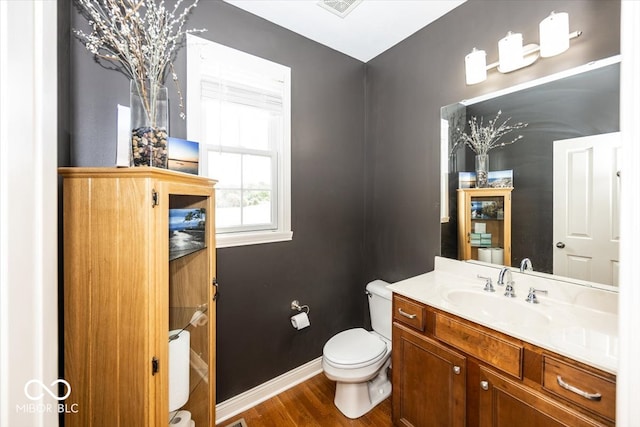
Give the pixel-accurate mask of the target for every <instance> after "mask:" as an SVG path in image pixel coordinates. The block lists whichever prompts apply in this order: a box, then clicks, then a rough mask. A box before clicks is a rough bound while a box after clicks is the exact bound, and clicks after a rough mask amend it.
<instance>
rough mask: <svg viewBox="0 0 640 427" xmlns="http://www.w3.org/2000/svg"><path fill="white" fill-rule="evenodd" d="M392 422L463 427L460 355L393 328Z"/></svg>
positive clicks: (462, 364) (463, 362)
mask: <svg viewBox="0 0 640 427" xmlns="http://www.w3.org/2000/svg"><path fill="white" fill-rule="evenodd" d="M391 354H392V357H393V361H392V366H393V373H392V375H393V398H392V399H393V408H394V411H393V422H394V423H395V424H396V425H400V426H416V427H418V426H433V427H438V426H464V425H465V423H464V420H465V384H466V383H465V381H466V360H465V357H464V356H463V355H461V354H460V353H458V352H456V351H454V350H451V349H449V348H447V347H445V346H443V345H442V344H440V343H439V342H437V341H435V340H432V339H429V338H427V337H424V336H421V335H420V334H417V333H415V332H413V331H411V330H410V329H408V328H406V327H404V326H401V325H399V324H398V323H395V324H394V325H393V352H392V353H391Z"/></svg>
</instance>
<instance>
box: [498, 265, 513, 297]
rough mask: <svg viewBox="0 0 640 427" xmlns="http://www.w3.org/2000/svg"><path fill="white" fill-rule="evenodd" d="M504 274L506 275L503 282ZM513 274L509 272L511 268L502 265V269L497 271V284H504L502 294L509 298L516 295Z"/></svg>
mask: <svg viewBox="0 0 640 427" xmlns="http://www.w3.org/2000/svg"><path fill="white" fill-rule="evenodd" d="M505 274H506V275H507V281H506V283H505V277H504V276H505ZM513 283H514V281H513V276H512V274H511V270H510V269H509V268H508V267H503V268H502V270H500V273H498V285H500V286H502V285H506V287H505V288H504V296H505V297H509V298H513V297H515V296H516V293H515V291H514V290H513Z"/></svg>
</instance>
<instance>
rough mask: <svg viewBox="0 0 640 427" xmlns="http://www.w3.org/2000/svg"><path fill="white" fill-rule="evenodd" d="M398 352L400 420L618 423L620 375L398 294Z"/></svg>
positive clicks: (419, 424)
mask: <svg viewBox="0 0 640 427" xmlns="http://www.w3.org/2000/svg"><path fill="white" fill-rule="evenodd" d="M416 319H422V320H421V321H420V322H416ZM392 357H393V374H392V375H393V378H392V381H393V400H392V404H393V422H394V425H397V426H414V427H431V426H439V427H443V426H480V427H485V426H486V427H488V426H518V427H527V426H544V427H547V426H555V425H557V426H571V427H576V426H613V425H615V376H614V375H612V374H609V373H606V372H602V371H600V370H598V369H595V368H592V367H589V366H587V365H585V364H582V363H580V362H577V361H574V360H571V359H568V358H566V357H564V356H561V355H558V354H555V353H552V352H549V351H547V350H545V349H543V348H540V347H537V346H534V345H531V344H529V343H526V342H523V341H521V340H518V339H516V338H513V337H511V336H508V335H505V334H503V333H500V332H497V331H494V330H492V329H489V328H486V327H484V326H481V325H478V324H475V323H473V322H470V321H467V320H465V319H462V318H460V317H457V316H454V315H452V314H449V313H446V312H443V311H441V310H438V309H435V308H432V307H430V306H427V305H425V304H422V303H419V302H417V301H414V300H411V299H409V298H406V297H404V296H400V295H397V294H395V293H394V296H393V352H392ZM558 374H561V375H564V377H562V378H564V381H566V382H567V383H570V384H571V386H574V387H576V388H578V389H580V390H584V391H586V392H588V393H590V395H592V394H593V395H599V396H598V399H596V400H593V399H587V398H585V397H583V396H581V395H578V394H576V393H575V392H572V391H569V390H567V389H566V388H562V387H559V386H558V385H557V384H558V381H557V375H558Z"/></svg>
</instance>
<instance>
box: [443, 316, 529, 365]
mask: <svg viewBox="0 0 640 427" xmlns="http://www.w3.org/2000/svg"><path fill="white" fill-rule="evenodd" d="M434 335H435V336H436V337H437V338H438V339H440V340H441V341H443V342H445V343H447V344H450V345H452V346H454V347H456V348H458V349H460V350H462V351H464V352H465V353H467V354H470V355H471V356H473V357H476V358H478V359H480V360H482V361H484V362H487V363H489V364H491V365H492V366H493V367H495V368H497V369H500V370H502V371H504V372H506V373H508V374H511V375H513V376H515V377H518V378H522V354H523V351H524V347H523V346H522V344H521V343H520V342H518V341H516V340H507V339H506V338H502V337H499V336H496V335H495V333H488V332H485V331H484V330H482V329H480V328H477V327H474V326H470V325H467V324H465V323H462V322H459V321H457V320H455V319H452V318H450V317H448V316H445V315H443V314H440V313H436V321H435V331H434Z"/></svg>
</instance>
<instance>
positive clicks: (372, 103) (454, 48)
mask: <svg viewBox="0 0 640 427" xmlns="http://www.w3.org/2000/svg"><path fill="white" fill-rule="evenodd" d="M552 10H554V11H558V12H560V11H562V12H565V11H566V12H569V19H570V23H571V29H572V30H576V29H580V30H582V31H583V32H584V33H583V35H582V36H581V37H580V38H578V39H575V40H573V41H572V43H571V45H572V46H571V48H570V49H569V50H568V51H566V52H565V53H563V54H562V55H559V56H556V57H553V58H544V59H540V60H539V61H538V62H536V63H535V64H534V65H533V66H531V67H528V68H525V69H522V70H519V71H516V72H513V73H510V74H501V73H498V72H496V71H495V70H494V71H491V72H489V76H488V79H487V81H485V82H483V83H480V84H478V85H475V86H466V85H465V76H464V57H465V55H466V54H468V53H469V52H470V51H471V50H472V49H473V48H474V47H478V48H482V49H484V50H486V51H487V62H493V61H495V60H497V57H498V54H497V43H498V40H499V39H500V38H502V37H504V35H505V34H506V33H507V31H509V30H512V31H518V32H522V34H523V36H524V40H525V42H526V43H530V42H537V40H538V23H539V22H540V21H541V20H542V19H544V18H545V17H546V16H547V15H548V14H549V13H550V12H551V11H552ZM619 21H620V2H619V1H617V0H616V1H609V0H607V1H602V0H592V1H587V0H585V1H574V0H569V1H566V0H565V1H508V0H505V1H500V0H469V1H467V2H466V3H464V4H463V5H461V6H460V7H458V8H456V9H454V10H453V11H452V12H450V13H449V14H447V15H445V16H443V17H442V18H440V19H439V20H437V21H436V22H433V23H432V24H430V25H428V26H427V27H425V28H424V29H422V30H420V31H419V32H417V33H416V34H414V35H413V36H411V37H410V38H408V39H407V40H405V41H403V42H402V43H400V44H399V45H397V46H395V47H393V48H391V49H389V50H388V51H387V52H385V53H383V54H382V55H380V56H378V57H376V58H374V59H373V60H371V61H370V62H368V63H367V77H366V79H367V119H366V120H367V125H366V140H367V152H366V166H365V167H366V176H367V179H366V185H367V187H366V195H367V210H366V214H367V219H366V233H365V239H366V241H365V244H366V247H367V249H368V251H369V252H368V254H369V255H368V256H367V257H366V258H365V262H366V273H365V274H366V276H365V277H366V278H367V279H369V278H374V277H379V278H383V279H386V280H389V281H397V280H400V279H404V278H407V277H410V276H413V275H416V274H419V273H423V272H427V271H430V270H432V269H433V259H434V256H435V255H438V254H439V253H440V187H439V182H440V177H439V173H440V165H439V154H440V150H439V141H440V107H442V106H444V105H449V104H452V103H454V102H457V101H460V100H462V99H469V98H473V97H475V96H479V95H481V94H483V93H490V92H494V91H496V90H498V89H501V88H505V87H509V86H513V85H515V84H518V83H522V82H525V81H529V80H532V79H535V78H538V77H542V76H545V75H549V74H553V73H555V72H559V71H562V70H566V69H569V68H573V67H576V66H578V65H582V64H585V63H587V62H589V61H592V60H596V59H601V58H606V57H609V56H613V55H617V54H619V53H620V25H619Z"/></svg>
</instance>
